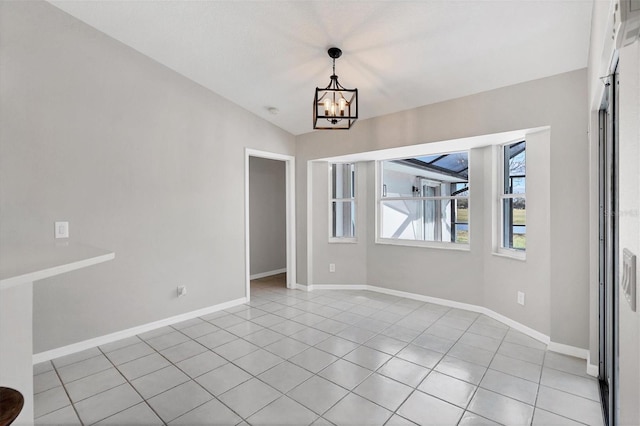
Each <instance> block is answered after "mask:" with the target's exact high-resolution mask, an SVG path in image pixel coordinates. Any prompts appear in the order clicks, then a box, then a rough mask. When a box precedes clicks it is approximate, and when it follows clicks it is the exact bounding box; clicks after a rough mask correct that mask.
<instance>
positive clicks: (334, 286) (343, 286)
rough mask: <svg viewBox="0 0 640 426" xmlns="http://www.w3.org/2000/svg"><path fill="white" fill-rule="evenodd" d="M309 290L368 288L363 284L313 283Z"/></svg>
mask: <svg viewBox="0 0 640 426" xmlns="http://www.w3.org/2000/svg"><path fill="white" fill-rule="evenodd" d="M309 287H311V289H310V290H309V291H313V290H370V288H369V287H370V286H368V285H365V284H313V285H311V286H309Z"/></svg>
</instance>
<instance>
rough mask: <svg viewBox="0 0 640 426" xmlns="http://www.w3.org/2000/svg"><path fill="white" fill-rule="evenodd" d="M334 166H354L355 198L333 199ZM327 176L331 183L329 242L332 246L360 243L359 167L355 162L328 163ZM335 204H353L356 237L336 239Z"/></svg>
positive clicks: (329, 191) (329, 189)
mask: <svg viewBox="0 0 640 426" xmlns="http://www.w3.org/2000/svg"><path fill="white" fill-rule="evenodd" d="M333 164H353V175H354V181H353V198H333V197H332V195H333V194H332V191H331V190H332V189H333V177H332V176H331V166H332V165H333ZM327 174H328V182H329V188H328V192H327V194H328V195H327V196H328V198H329V203H328V204H329V205H328V210H327V213H328V216H327V217H328V219H329V220H328V221H327V222H328V224H329V229H328V236H329V237H328V242H329V243H330V244H355V243H357V242H358V232H357V230H358V203H357V202H356V200H357V199H358V182H357V180H358V179H357V176H358V165H357V164H356V163H355V162H340V163H331V162H330V163H328V167H327ZM334 202H348V203H353V220H354V221H355V229H354V236H353V237H334V236H333V210H332V209H331V207H332V206H333V203H334Z"/></svg>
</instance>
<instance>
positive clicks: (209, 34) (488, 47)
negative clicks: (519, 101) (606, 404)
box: [51, 0, 593, 135]
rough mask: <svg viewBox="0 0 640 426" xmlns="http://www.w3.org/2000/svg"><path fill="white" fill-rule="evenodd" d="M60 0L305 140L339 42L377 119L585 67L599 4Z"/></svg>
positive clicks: (363, 109) (363, 110)
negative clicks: (330, 51) (316, 93)
mask: <svg viewBox="0 0 640 426" xmlns="http://www.w3.org/2000/svg"><path fill="white" fill-rule="evenodd" d="M51 3H52V4H54V5H55V6H57V7H59V8H60V9H62V10H64V11H66V12H67V13H69V14H71V15H73V16H75V17H76V18H78V19H80V20H82V21H84V22H86V23H87V24H89V25H91V26H93V27H95V28H96V29H98V30H100V31H102V32H104V33H106V34H108V35H109V36H111V37H113V38H114V39H116V40H119V41H121V42H122V43H124V44H126V45H128V46H131V47H132V48H134V49H136V50H138V51H139V52H141V53H143V54H144V55H147V56H149V57H151V58H153V59H154V60H156V61H158V62H159V63H161V64H163V65H165V66H167V67H169V68H171V69H173V70H175V71H177V72H178V73H180V74H182V75H184V76H185V77H187V78H190V79H191V80H193V81H195V82H197V83H199V84H201V85H202V86H204V87H206V88H208V89H210V90H212V91H214V92H216V93H218V94H220V95H222V96H224V97H225V98H227V99H229V100H231V101H233V102H235V103H236V104H238V105H241V106H242V107H244V108H246V109H247V110H249V111H251V112H253V113H255V114H257V115H258V116H260V117H263V118H265V119H266V120H269V121H271V122H273V123H274V124H275V125H277V126H279V127H281V128H283V129H285V130H287V131H289V132H291V133H293V134H296V135H297V134H302V133H306V132H310V131H312V100H313V92H314V89H315V88H316V86H319V87H323V86H326V85H327V84H328V83H329V76H330V75H331V60H330V58H329V57H328V55H327V53H326V51H327V49H328V48H329V47H331V46H337V47H340V48H341V49H342V50H343V56H342V58H340V59H338V60H337V62H336V74H337V75H338V76H339V78H340V82H341V83H342V84H343V85H344V86H346V87H349V88H353V87H357V88H358V89H359V92H360V93H359V99H360V101H359V102H360V106H359V108H360V118H361V119H364V118H370V117H376V116H380V115H384V114H389V113H392V112H397V111H401V110H406V109H410V108H414V107H418V106H422V105H427V104H431V103H435V102H440V101H443V100H447V99H453V98H458V97H461V96H465V95H470V94H473V93H478V92H483V91H486V90H491V89H494V88H498V87H503V86H508V85H511V84H516V83H520V82H524V81H529V80H534V79H538V78H543V77H546V76H550V75H554V74H559V73H562V72H566V71H571V70H575V69H579V68H584V67H586V66H587V55H588V47H589V35H590V34H589V32H590V23H591V9H592V5H593V0H533V1H527V0H426V1H418V0H416V1H399V0H388V1H320V0H312V1H298V0H293V1H275V0H266V1H242V0H238V1H177V0H173V1H154V0H151V1H73V2H72V1H52V2H51ZM269 107H275V108H277V109H278V110H279V113H278V114H277V115H274V114H271V113H270V112H269V111H268V109H269ZM356 126H357V123H356Z"/></svg>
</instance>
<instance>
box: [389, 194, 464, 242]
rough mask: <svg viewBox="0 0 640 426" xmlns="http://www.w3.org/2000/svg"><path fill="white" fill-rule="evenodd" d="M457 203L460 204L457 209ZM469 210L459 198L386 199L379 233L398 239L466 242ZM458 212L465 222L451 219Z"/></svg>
mask: <svg viewBox="0 0 640 426" xmlns="http://www.w3.org/2000/svg"><path fill="white" fill-rule="evenodd" d="M461 201H467V200H461ZM456 205H457V206H458V207H457V208H454V206H456ZM463 207H464V208H463ZM467 211H468V210H467V209H466V205H465V203H460V202H457V201H456V200H393V201H383V202H382V203H381V212H380V219H381V222H380V223H381V229H380V236H381V237H382V238H390V239H397V240H410V241H446V242H460V243H467V242H468V232H469V225H468V223H467V220H468V216H466V215H467V214H468V213H467ZM457 215H460V216H461V217H462V218H464V219H463V220H464V222H460V224H458V223H456V222H452V218H453V217H454V216H457ZM458 237H460V238H458ZM465 237H466V239H465Z"/></svg>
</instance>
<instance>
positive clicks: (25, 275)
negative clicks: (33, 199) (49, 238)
mask: <svg viewBox="0 0 640 426" xmlns="http://www.w3.org/2000/svg"><path fill="white" fill-rule="evenodd" d="M114 258H115V253H113V252H111V251H108V250H104V249H99V248H95V247H91V246H86V245H83V244H79V243H74V242H70V241H66V242H55V243H48V244H37V245H32V246H26V245H25V246H2V247H0V289H2V290H4V289H6V288H9V287H13V286H16V285H20V284H25V283H31V282H34V281H37V280H42V279H45V278H49V277H53V276H55V275H59V274H63V273H65V272H71V271H75V270H77V269H81V268H85V267H87V266H91V265H96V264H98V263H102V262H106V261H109V260H112V259H114Z"/></svg>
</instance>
